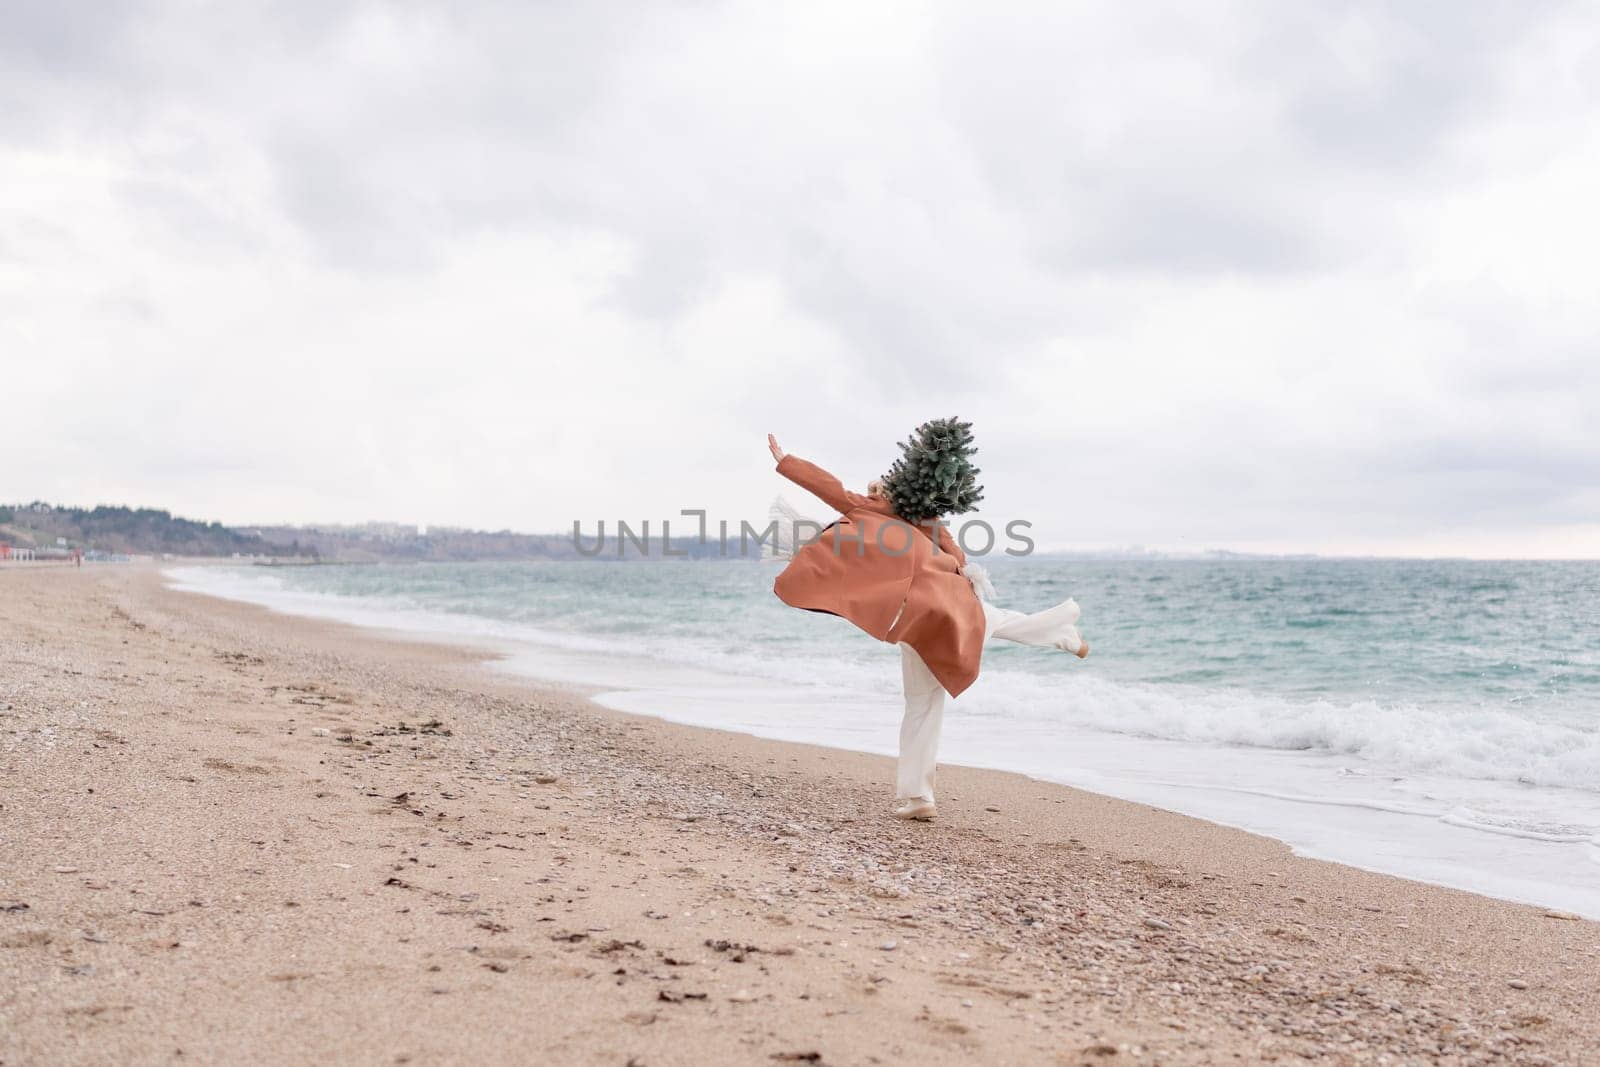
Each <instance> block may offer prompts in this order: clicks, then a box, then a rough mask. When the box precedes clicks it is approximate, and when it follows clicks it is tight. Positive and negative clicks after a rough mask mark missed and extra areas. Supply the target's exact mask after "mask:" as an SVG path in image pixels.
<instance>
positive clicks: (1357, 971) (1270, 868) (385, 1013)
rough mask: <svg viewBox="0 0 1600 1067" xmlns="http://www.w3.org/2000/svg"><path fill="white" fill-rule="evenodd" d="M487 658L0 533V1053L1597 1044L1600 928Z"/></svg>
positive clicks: (1583, 1057) (1346, 1058) (1001, 1050)
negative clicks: (51, 555) (56, 561)
mask: <svg viewBox="0 0 1600 1067" xmlns="http://www.w3.org/2000/svg"><path fill="white" fill-rule="evenodd" d="M483 660H484V657H483V655H482V654H478V653H474V652H471V651H469V650H465V649H461V648H453V647H445V646H434V645H425V644H417V643H410V642H400V641H395V640H391V639H388V638H386V637H383V636H378V635H372V634H368V633H364V632H362V631H359V630H355V629H352V628H349V627H345V626H341V625H338V624H333V623H325V622H317V621H308V620H301V619H292V618H288V617H284V616H279V615H273V614H270V613H268V612H267V611H265V610H263V609H260V608H256V607H251V606H246V605H239V604H233V603H229V602H224V601H219V600H215V599H211V598H207V597H202V596H197V595H193V594H187V593H178V592H173V591H170V590H168V589H166V588H165V587H164V585H163V583H162V581H161V579H160V576H159V573H158V572H157V571H156V570H155V569H154V568H151V567H137V566H86V567H84V568H82V569H81V570H79V569H76V568H67V567H55V568H51V567H33V568H0V664H3V668H0V1064H5V1065H7V1067H13V1065H20V1064H36V1063H84V1064H88V1063H97V1064H98V1063H112V1062H114V1063H155V1062H161V1063H172V1062H184V1063H238V1062H245V1061H252V1062H263V1063H280V1062H282V1063H287V1062H328V1061H335V1062H349V1063H374V1064H377V1063H390V1064H394V1063H413V1064H428V1063H459V1062H465V1061H469V1060H470V1061H476V1062H479V1063H525V1062H550V1063H597V1064H616V1065H619V1067H620V1065H623V1064H629V1063H632V1064H637V1065H641V1067H651V1065H661V1064H703V1063H738V1064H745V1063H786V1062H788V1063H806V1062H820V1063H831V1064H856V1063H903V1062H918V1063H945V1062H958V1061H959V1062H994V1063H1053V1064H1097V1065H1102V1064H1119V1063H1124V1064H1132V1063H1168V1064H1189V1063H1197V1064H1198V1063H1263V1062H1279V1063H1296V1062H1301V1061H1306V1060H1312V1059H1316V1060H1318V1061H1319V1062H1322V1063H1336V1064H1343V1063H1351V1064H1355V1063H1435V1062H1441V1063H1526V1064H1540V1063H1543V1064H1548V1063H1561V1064H1585V1063H1595V1062H1597V1060H1600V1053H1597V1051H1596V1049H1597V1047H1600V926H1597V924H1594V923H1591V922H1587V921H1583V920H1577V919H1573V918H1571V917H1569V916H1564V915H1561V914H1559V913H1555V912H1550V911H1548V910H1546V909H1542V908H1536V907H1528V906H1523V905H1518V904H1511V903H1506V902H1502V901H1496V900H1491V899H1488V898H1484V897H1479V896H1475V895H1472V894H1468V893H1463V892H1458V891H1454V890H1448V889H1441V888H1437V887H1432V886H1427V885H1422V884H1419V883H1414V882H1407V881H1403V880H1400V879H1396V878H1391V877H1387V876H1383V875H1377V874H1371V873H1367V872H1363V871H1358V870H1354V869H1351V868H1347V867H1342V866H1339V865H1336V864H1330V863H1324V862H1320V861H1315V860H1307V859H1301V858H1297V857H1295V856H1293V855H1292V854H1290V852H1289V850H1288V849H1287V848H1286V847H1285V846H1283V845H1281V844H1279V843H1277V842H1274V841H1270V840H1267V839H1264V838H1259V837H1255V836H1252V835H1249V834H1245V833H1242V832H1239V831H1236V830H1231V829H1226V828H1222V827H1218V826H1214V825H1211V824H1208V823H1203V822H1199V821H1197V820H1193V819H1189V818H1186V817H1183V816H1179V815H1175V814H1172V813H1169V812H1164V811H1160V810H1157V809H1153V808H1149V807H1145V806H1142V805H1138V804H1132V803H1128V802H1124V801H1119V800H1113V799H1109V798H1105V797H1101V796H1097V795H1094V794H1091V793H1085V792H1082V791H1078V790H1073V789H1068V788H1065V787H1060V786H1054V785H1048V784H1043V783H1039V782H1036V781H1032V780H1029V779H1026V778H1022V777H1019V776H1015V775H1008V774H1003V773H998V772H993V771H979V770H969V769H964V768H960V767H950V766H945V767H943V768H942V769H941V771H940V787H941V797H942V799H941V818H940V820H939V821H938V822H937V823H934V824H931V825H930V824H904V823H900V822H897V821H895V820H893V819H891V818H890V817H889V815H888V811H889V806H890V805H889V801H890V793H891V786H890V783H891V781H892V773H891V771H892V768H891V764H890V761H888V760H886V759H883V758H881V757H876V756H867V755H859V754H853V753H846V752H838V751H833V750H826V749H819V748H813V747H808V746H803V745H794V744H787V743H781V742H774V741H765V740H759V739H755V738H749V737H743V736H739V735H734V734H727V733H721V732H717V731H711V730H703V729H696V728H691V727H683V726H676V725H672V724H668V723H663V722H659V721H656V720H653V719H649V718H639V717H632V716H627V715H623V714H619V713H615V712H611V711H607V710H605V709H601V708H598V707H596V706H595V705H593V704H590V703H589V702H587V701H586V700H584V699H583V696H582V694H581V693H578V692H575V691H569V690H563V689H560V688H557V687H550V686H538V685H532V684H527V683H524V682H521V681H518V680H516V679H513V678H510V677H507V676H505V675H504V674H501V673H498V672H495V671H493V670H492V669H489V668H488V667H486V666H485V664H484V662H483ZM947 755H950V756H957V757H958V756H959V754H958V753H947ZM1597 876H1600V870H1597Z"/></svg>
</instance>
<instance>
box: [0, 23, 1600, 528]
mask: <svg viewBox="0 0 1600 1067" xmlns="http://www.w3.org/2000/svg"><path fill="white" fill-rule="evenodd" d="M0 12H3V18H4V26H5V29H4V32H3V33H0V409H3V410H0V500H19V499H20V500H28V499H33V498H45V499H48V500H52V501H56V502H60V503H78V504H92V503H97V502H110V503H127V504H147V505H153V506H159V507H167V508H170V509H173V510H174V511H177V512H179V513H181V514H185V515H190V516H193V517H199V518H208V519H209V518H219V519H222V520H223V521H227V522H235V523H252V522H264V521H277V520H287V521H296V522H312V521H346V522H349V521H364V520H367V519H394V520H403V521H414V522H424V523H442V524H456V525H473V526H484V527H492V528H500V527H510V528H513V529H519V530H530V531H543V530H560V529H565V528H569V527H570V525H571V522H572V520H573V519H574V518H582V519H583V520H584V521H585V524H586V528H589V527H590V524H592V522H593V521H594V520H595V519H598V518H600V517H606V518H609V519H615V518H618V517H627V518H630V519H635V520H637V519H642V518H654V519H658V520H659V518H660V517H662V516H673V515H675V514H676V513H677V511H678V510H679V509H680V508H692V507H704V508H707V509H709V510H710V511H711V513H712V516H713V517H714V518H715V517H718V516H726V517H729V518H733V519H737V518H738V517H740V516H750V517H760V516H763V515H764V513H765V509H766V505H767V502H768V500H769V499H770V498H771V496H772V495H773V494H774V493H775V492H778V491H779V490H780V489H781V488H782V486H783V483H782V482H781V479H779V478H778V477H777V476H776V475H775V474H774V473H773V472H772V464H771V461H770V458H769V457H768V455H767V451H766V445H765V440H764V435H765V434H766V433H767V432H768V431H772V432H774V433H776V434H777V435H778V438H779V440H780V441H781V442H782V444H783V445H784V446H785V447H786V448H788V449H789V450H791V451H793V452H796V453H798V454H800V455H803V456H806V457H807V458H810V459H813V460H815V461H817V462H819V463H821V464H823V465H824V466H826V467H829V468H830V469H833V470H834V471H835V472H836V473H838V474H839V475H840V476H841V477H843V478H844V479H845V480H846V481H847V482H850V483H853V484H857V485H862V484H864V483H865V482H866V480H867V479H868V478H870V477H872V476H874V475H876V474H878V473H881V472H882V471H883V470H884V469H885V468H886V467H887V466H888V464H889V463H890V461H891V460H892V459H893V457H894V454H895V442H896V441H897V440H899V439H901V438H903V437H904V436H905V435H906V434H907V433H908V432H909V431H910V430H911V428H912V427H913V426H915V425H916V424H917V423H918V422H920V421H922V420H924V419H926V418H929V417H933V416H941V415H952V414H958V415H960V416H962V417H964V418H969V419H971V420H972V421H973V422H974V423H975V430H976V433H977V436H978V440H979V444H980V447H981V450H982V451H981V455H980V457H979V461H980V465H981V466H982V468H983V472H984V477H983V480H984V482H985V483H986V484H987V487H988V491H987V494H986V499H985V502H984V511H983V512H982V514H983V515H984V516H985V517H989V518H991V519H994V520H1005V519H1010V518H1018V517H1020V518H1026V519H1028V520H1030V521H1032V522H1033V524H1034V529H1035V536H1036V538H1037V539H1038V541H1039V542H1040V543H1041V545H1049V546H1060V547H1072V546H1076V547H1088V546H1104V545H1121V544H1129V543H1143V544H1146V545H1152V546H1162V547H1168V548H1178V549H1184V548H1189V549H1198V548H1204V547H1231V548H1237V549H1254V550H1268V551H1314V552H1324V553H1365V552H1380V553H1397V554H1421V555H1431V554H1466V555H1486V556H1498V555H1517V556H1573V555H1580V556H1589V557H1593V556H1600V517H1597V516H1600V299H1597V296H1600V268H1597V263H1596V260H1597V257H1600V207H1597V197H1596V192H1595V190H1596V189H1600V124H1597V121H1596V115H1597V113H1600V33H1597V27H1600V16H1597V15H1596V14H1595V13H1594V9H1593V8H1592V6H1589V5H1587V4H1582V3H1573V4H1563V3H1524V2H1520V0H1519V2H1511V3H1504V4H1500V3H1475V2H1471V0H1466V2H1443V0H1441V2H1438V3H1420V2H1419V3H1407V4H1393V3H1320V4H1283V3H1276V2H1271V0H1262V2H1259V3H1209V4H1204V5H1195V4H1181V3H1174V4H1157V3H1133V4H1117V5H1109V4H1080V5H1074V4H1066V3H1043V4H1039V5H1037V6H1019V5H1006V4H1001V5H994V4H983V5H976V4H948V5H937V4H913V5H904V6H898V5H880V4H863V3H858V2H852V3H844V4H836V5H835V4H825V3H809V4H804V5H786V6H784V5H776V4H769V3H751V4H743V5H740V4H717V3H695V4H675V5H646V4H640V5H626V6H625V5H620V4H585V5H578V4H573V5H569V6H563V5H529V4H523V3H513V2H507V3H501V4H493V3H475V2H463V0H454V2H452V3H448V4H445V3H440V4H421V3H394V4H388V5H367V4H355V3H339V2H331V0H317V2H314V3H304V4H289V3H262V4H258V5H251V4H242V3H227V4H200V3H178V2H173V3H124V4H116V3H66V4H33V3H20V2H16V3H12V2H0ZM786 495H788V496H789V497H790V498H791V499H792V500H794V501H795V502H796V503H802V502H803V508H804V509H806V510H810V511H813V512H820V511H821V510H822V508H821V506H820V505H816V504H814V503H813V502H812V501H810V500H809V499H808V498H805V497H804V495H803V494H802V493H800V492H799V491H797V490H792V489H791V490H790V491H788V492H787V493H786Z"/></svg>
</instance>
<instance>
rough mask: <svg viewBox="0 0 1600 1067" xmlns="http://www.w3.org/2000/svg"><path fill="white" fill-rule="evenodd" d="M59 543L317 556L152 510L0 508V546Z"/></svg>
mask: <svg viewBox="0 0 1600 1067" xmlns="http://www.w3.org/2000/svg"><path fill="white" fill-rule="evenodd" d="M63 541H64V542H65V546H64V547H67V548H81V549H83V550H84V551H99V552H109V553H120V554H127V555H161V554H162V553H170V554H171V555H174V556H232V555H234V554H236V553H237V554H239V555H252V556H255V555H259V556H279V557H284V556H298V557H312V558H314V557H315V556H316V550H315V548H314V547H310V546H305V545H302V544H299V543H297V542H295V541H294V540H293V539H291V540H289V541H284V542H277V541H272V540H269V539H267V538H264V537H262V536H260V535H259V534H248V533H243V532H241V531H239V530H234V529H230V528H229V527H227V526H224V525H222V524H221V523H220V522H197V521H195V520H194V519H184V518H179V517H178V516H176V515H173V514H172V513H171V512H169V511H159V510H157V509H155V508H124V507H106V506H103V505H102V506H100V507H94V508H71V507H56V506H55V505H52V504H46V503H44V502H42V501H35V502H34V503H32V504H15V505H0V542H5V543H8V544H12V545H18V546H23V547H27V548H35V549H39V550H50V549H54V548H57V547H58V546H61V542H63Z"/></svg>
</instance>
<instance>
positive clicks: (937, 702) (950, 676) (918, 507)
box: [767, 420, 1089, 820]
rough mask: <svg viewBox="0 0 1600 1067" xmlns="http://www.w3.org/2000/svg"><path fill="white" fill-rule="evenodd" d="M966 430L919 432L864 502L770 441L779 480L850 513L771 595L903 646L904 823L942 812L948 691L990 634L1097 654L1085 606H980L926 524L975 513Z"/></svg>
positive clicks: (958, 554)
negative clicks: (1082, 622)
mask: <svg viewBox="0 0 1600 1067" xmlns="http://www.w3.org/2000/svg"><path fill="white" fill-rule="evenodd" d="M967 425H968V424H965V423H956V422H955V421H954V420H935V421H934V422H930V423H926V424H924V425H923V426H922V427H919V428H918V431H917V434H916V435H914V436H913V437H912V439H911V440H910V441H909V442H907V444H905V445H902V446H901V449H902V452H903V453H904V454H903V455H902V457H901V459H900V460H899V461H897V462H896V463H895V466H894V468H893V469H891V471H890V472H889V474H888V475H886V476H885V477H884V478H880V479H877V480H875V481H874V482H872V484H870V485H869V486H867V492H866V494H865V495H862V494H860V493H854V492H851V491H850V490H848V489H846V488H845V487H844V485H843V484H842V483H841V482H840V481H839V479H837V478H835V477H834V476H833V475H831V474H829V473H828V472H827V471H825V470H823V469H822V468H821V467H818V466H816V465H815V464H812V463H808V462H806V461H805V460H803V459H800V458H799V457H798V456H792V455H786V454H785V453H784V451H783V449H781V448H779V447H778V442H777V440H776V438H774V437H773V436H772V435H771V434H768V435H767V447H768V448H769V449H771V450H772V458H773V459H775V460H777V461H778V473H779V474H782V475H783V476H784V477H786V478H788V479H789V480H790V481H792V482H794V483H795V484H796V485H799V486H800V487H801V488H803V489H805V490H807V491H808V492H810V493H812V494H813V495H815V496H816V497H817V498H818V499H820V500H821V501H822V502H823V503H825V504H827V505H828V506H829V507H831V508H833V509H834V510H835V511H837V512H839V516H840V517H839V518H838V519H837V520H836V521H835V522H834V523H833V524H832V525H830V526H829V527H827V528H826V529H825V530H823V531H822V533H821V535H820V536H819V537H818V538H817V539H816V540H815V541H813V542H811V543H810V544H808V545H806V546H805V547H804V548H802V549H800V550H799V551H798V552H796V553H795V555H794V558H793V559H792V560H790V562H789V565H788V567H786V568H785V569H784V572H783V573H782V574H781V575H779V576H778V580H777V581H776V582H775V583H774V585H773V592H775V593H776V594H777V595H778V598H779V599H780V600H782V601H783V602H784V603H786V604H789V605H790V606H792V607H797V608H804V609H806V610H808V611H820V612H826V613H828V614H831V615H838V616H840V617H842V618H845V619H848V620H849V621H850V622H853V623H855V625H857V626H858V627H860V628H861V629H863V630H865V631H866V632H867V633H869V634H871V635H872V636H873V637H876V638H877V639H878V640H880V641H886V642H888V643H889V644H895V645H899V646H900V672H901V679H902V681H903V683H904V686H905V716H904V718H903V719H902V720H901V723H900V761H899V770H898V774H897V782H896V790H895V792H896V803H895V809H894V813H895V815H896V816H897V817H899V818H902V819H919V820H927V819H932V818H934V816H935V815H936V814H937V811H938V809H937V807H936V806H935V803H934V795H933V777H934V769H935V765H936V763H937V756H938V749H939V728H940V725H941V723H942V721H943V718H944V698H945V693H947V692H948V693H949V694H950V695H951V696H959V695H960V694H961V693H962V691H964V690H965V689H966V688H967V687H968V686H970V685H971V684H972V683H973V682H974V681H976V680H977V677H978V667H979V662H980V660H981V659H982V656H983V642H984V641H985V640H986V639H987V638H989V637H991V636H992V637H1001V638H1004V639H1006V640H1009V641H1016V642H1018V643H1020V644H1025V645H1037V646H1039V647H1043V648H1055V649H1061V650H1064V651H1068V652H1072V653H1075V654H1076V655H1077V656H1078V657H1079V658H1080V659H1081V658H1083V657H1084V656H1087V655H1088V654H1089V646H1088V644H1087V642H1085V641H1084V640H1083V639H1082V638H1081V637H1080V636H1079V635H1078V631H1077V629H1076V627H1075V626H1074V624H1075V623H1076V622H1077V620H1078V605H1077V604H1076V603H1074V602H1073V601H1071V600H1067V601H1065V602H1064V603H1061V604H1058V605H1056V606H1055V607H1053V608H1049V609H1047V610H1045V611H1041V612H1037V613H1035V614H1033V615H1024V614H1023V613H1021V612H1018V611H1007V610H1006V609H1004V608H998V607H995V606H994V605H993V604H990V603H988V602H987V601H984V600H981V599H980V598H979V597H978V595H977V593H976V592H975V590H974V587H973V582H972V581H969V580H968V578H967V576H966V574H965V567H966V562H967V560H966V556H965V555H964V554H963V553H962V551H961V548H960V546H959V545H957V544H956V542H955V539H954V538H953V537H951V536H950V531H949V530H948V529H946V528H945V527H944V526H942V525H938V524H937V523H936V521H933V520H930V519H929V518H928V516H929V515H933V516H934V520H937V519H941V518H943V517H944V516H945V515H948V514H952V513H957V512H960V511H968V510H971V509H972V504H973V503H974V502H975V501H976V500H977V499H978V498H979V497H981V495H982V490H981V489H980V488H978V487H977V485H976V483H975V482H974V481H973V479H972V476H973V475H976V474H977V473H978V472H977V470H976V469H975V468H972V467H971V466H970V464H968V463H967V462H966V457H967V456H968V455H969V454H970V452H971V451H973V450H971V449H970V448H968V444H969V442H970V440H971V435H970V433H966V432H965V431H966V427H967ZM929 472H937V473H936V475H930V474H929ZM896 502H898V503H899V504H900V507H899V508H897V507H896ZM907 513H910V514H907Z"/></svg>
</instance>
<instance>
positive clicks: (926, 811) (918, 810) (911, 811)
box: [894, 797, 939, 822]
mask: <svg viewBox="0 0 1600 1067" xmlns="http://www.w3.org/2000/svg"><path fill="white" fill-rule="evenodd" d="M938 814H939V809H938V808H937V807H936V806H935V805H934V803H933V801H931V800H925V799H923V798H922V797H905V798H903V799H901V800H899V801H897V802H896V803H895V806H894V817H895V818H897V819H914V820H916V821H917V822H930V821H932V820H933V819H934V818H935V817H937V816H938Z"/></svg>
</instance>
